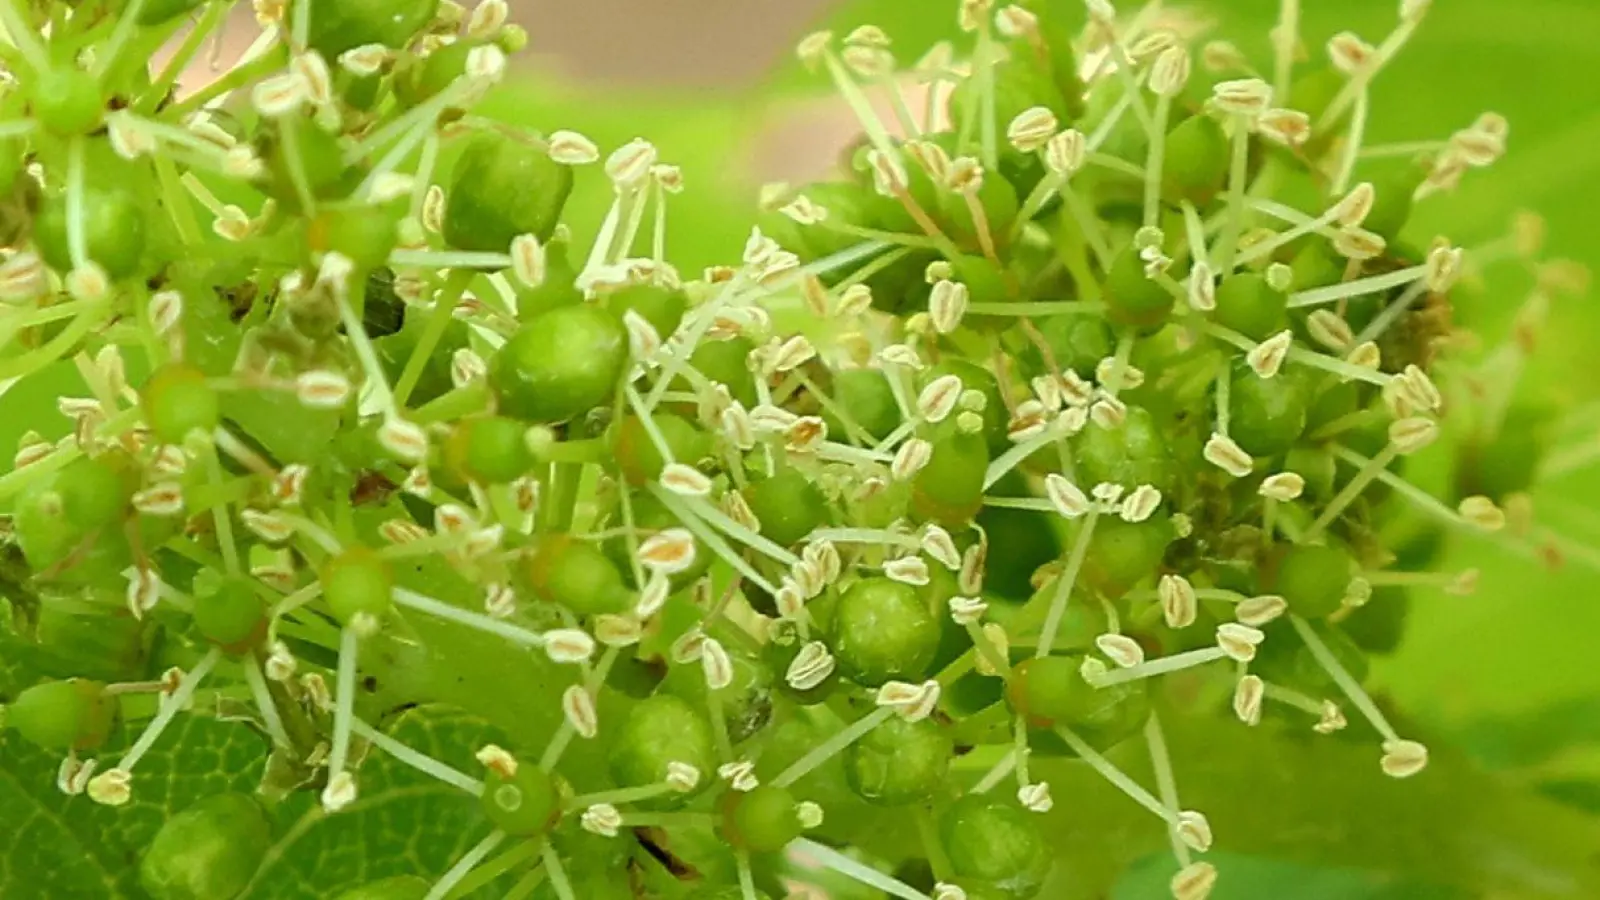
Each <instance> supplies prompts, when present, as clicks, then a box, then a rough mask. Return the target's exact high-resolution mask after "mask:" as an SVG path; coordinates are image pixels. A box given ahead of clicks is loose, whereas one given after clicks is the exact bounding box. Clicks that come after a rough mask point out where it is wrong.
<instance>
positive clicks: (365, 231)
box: [306, 204, 403, 272]
mask: <svg viewBox="0 0 1600 900" xmlns="http://www.w3.org/2000/svg"><path fill="white" fill-rule="evenodd" d="M402 211H403V208H402V207H398V206H396V205H393V204H391V205H386V206H372V205H368V204H359V205H354V204H353V205H348V206H339V207H324V208H322V209H319V210H318V211H317V217H316V218H314V219H312V220H311V224H310V226H309V228H308V230H307V233H306V243H307V245H308V246H309V248H310V250H311V253H312V256H313V257H314V258H320V257H321V256H322V255H323V254H325V253H338V254H340V255H342V256H344V257H345V258H346V259H348V260H350V261H351V262H352V263H354V264H355V267H356V270H357V271H358V272H370V271H372V270H373V269H377V268H380V267H382V266H384V265H386V264H387V263H388V262H389V254H390V253H391V252H392V251H393V250H394V248H395V244H396V243H398V242H399V240H400V228H399V226H400V213H401V212H402Z"/></svg>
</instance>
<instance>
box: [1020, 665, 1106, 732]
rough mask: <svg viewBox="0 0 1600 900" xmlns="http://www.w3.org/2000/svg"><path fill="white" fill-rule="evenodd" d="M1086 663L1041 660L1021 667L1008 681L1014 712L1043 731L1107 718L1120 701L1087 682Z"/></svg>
mask: <svg viewBox="0 0 1600 900" xmlns="http://www.w3.org/2000/svg"><path fill="white" fill-rule="evenodd" d="M1083 662H1084V657H1082V656H1039V657H1033V658H1031V659H1025V660H1023V661H1022V662H1020V663H1018V664H1017V665H1016V666H1015V667H1013V668H1012V670H1011V676H1010V677H1009V678H1007V679H1006V699H1007V700H1008V701H1009V702H1010V703H1011V708H1012V709H1015V710H1016V711H1017V712H1018V713H1020V714H1021V715H1023V716H1025V717H1026V718H1027V719H1028V721H1029V722H1030V723H1031V724H1033V725H1034V726H1035V727H1041V728H1042V727H1049V726H1051V725H1055V724H1058V723H1059V724H1062V725H1074V724H1081V723H1083V722H1088V721H1092V720H1093V719H1095V718H1097V717H1099V716H1102V715H1104V711H1105V710H1106V709H1108V708H1110V707H1111V706H1112V705H1113V704H1115V703H1117V702H1118V699H1119V698H1118V697H1116V696H1114V695H1113V693H1112V692H1110V691H1107V692H1102V691H1101V690H1100V689H1098V688H1096V687H1095V686H1094V685H1091V684H1089V683H1088V682H1087V681H1085V680H1084V678H1083V674H1082V671H1081V670H1082V667H1083Z"/></svg>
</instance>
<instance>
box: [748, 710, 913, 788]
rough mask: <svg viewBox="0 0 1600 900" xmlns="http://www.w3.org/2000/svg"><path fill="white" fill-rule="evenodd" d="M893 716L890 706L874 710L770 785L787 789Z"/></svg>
mask: <svg viewBox="0 0 1600 900" xmlns="http://www.w3.org/2000/svg"><path fill="white" fill-rule="evenodd" d="M894 715H895V708H894V707H892V706H880V707H878V708H877V709H874V710H873V711H872V712H870V713H867V714H866V715H864V716H862V717H861V718H859V719H857V720H856V721H854V722H852V723H850V724H849V725H848V726H846V727H844V728H842V729H840V730H839V732H838V733H837V734H835V735H833V736H832V737H830V738H828V739H827V740H826V741H823V742H822V743H820V744H818V745H817V746H815V747H812V748H811V750H810V751H809V752H807V753H806V755H804V756H802V757H800V758H799V759H797V760H795V761H794V762H793V763H790V765H789V768H787V769H784V770H783V771H782V772H781V773H779V774H778V777H776V778H774V779H772V783H773V784H774V785H776V786H777V787H788V786H789V785H792V784H794V783H795V782H797V781H799V780H800V779H802V778H804V777H805V776H806V775H808V774H810V773H811V772H812V771H813V770H815V769H816V768H817V766H820V765H822V764H823V763H825V762H827V761H828V760H830V759H832V758H833V757H835V756H837V755H838V754H840V753H842V752H844V749H845V748H846V747H849V746H850V745H851V744H854V743H855V742H856V741H858V740H860V739H861V738H863V737H865V736H866V734H867V732H869V731H871V730H872V729H874V728H877V727H878V726H879V725H882V724H883V723H884V722H887V721H889V719H890V717H892V716H894Z"/></svg>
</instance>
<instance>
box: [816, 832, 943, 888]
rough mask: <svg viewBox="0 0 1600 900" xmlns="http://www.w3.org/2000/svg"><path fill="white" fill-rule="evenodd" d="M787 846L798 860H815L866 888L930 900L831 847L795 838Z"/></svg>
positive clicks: (901, 882)
mask: <svg viewBox="0 0 1600 900" xmlns="http://www.w3.org/2000/svg"><path fill="white" fill-rule="evenodd" d="M789 846H790V848H792V849H793V850H794V851H795V854H796V855H797V856H798V857H800V858H803V859H813V860H816V861H817V862H819V863H821V864H822V865H824V866H826V867H827V868H829V869H832V870H833V871H835V872H838V873H839V874H840V875H844V876H846V877H848V878H852V879H854V880H856V881H859V882H861V883H862V884H864V885H866V886H868V887H874V888H877V889H878V890H880V891H883V892H884V893H886V894H889V895H890V896H893V897H899V898H901V900H931V898H929V897H928V895H927V894H924V893H922V892H921V891H919V890H917V889H916V888H914V887H912V886H911V885H909V884H906V883H905V882H903V881H900V880H898V879H895V878H892V877H890V876H888V875H885V874H884V873H882V872H879V871H878V870H877V869H873V868H871V867H869V866H867V865H865V864H864V863H860V862H857V861H855V860H854V859H851V858H850V857H848V856H845V855H844V854H843V853H840V852H839V851H837V850H835V849H833V848H832V847H829V846H826V845H824V844H819V843H817V842H816V841H813V840H809V839H807V838H795V839H794V840H793V841H791V842H790V843H789Z"/></svg>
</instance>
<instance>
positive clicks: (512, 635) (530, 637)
mask: <svg viewBox="0 0 1600 900" xmlns="http://www.w3.org/2000/svg"><path fill="white" fill-rule="evenodd" d="M391 596H393V597H394V602H395V603H397V604H399V605H401V606H406V607H410V608H411V609H415V610H416V611H418V612H421V613H426V614H428V615H430V616H435V617H437V618H440V619H448V620H450V621H452V622H455V623H456V624H458V625H465V626H467V627H468V628H475V629H477V630H478V631H483V632H488V633H489V634H493V635H497V636H499V637H503V638H505V639H506V640H509V641H511V642H512V643H514V644H520V645H522V646H525V647H543V646H544V645H545V643H546V641H545V636H544V635H542V634H539V633H538V632H536V631H529V630H528V629H526V628H521V627H519V626H516V625H513V624H511V623H510V622H503V621H501V620H499V619H496V618H494V617H493V616H486V615H484V614H482V613H475V612H472V611H470V610H465V609H458V608H457V607H454V606H451V605H450V604H448V603H444V602H443V601H440V600H435V599H433V598H432V597H428V596H425V595H423V594H419V593H417V592H415V591H412V590H408V589H407V588H402V587H397V588H395V589H394V590H393V591H391Z"/></svg>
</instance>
